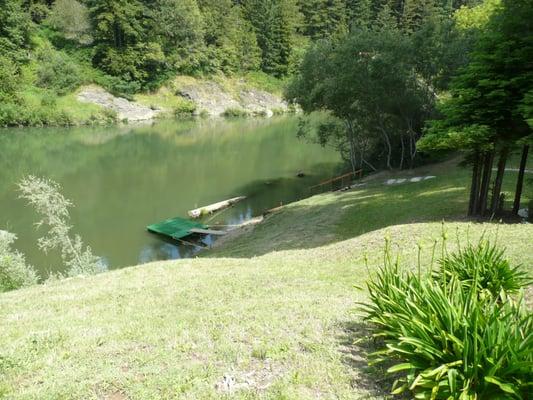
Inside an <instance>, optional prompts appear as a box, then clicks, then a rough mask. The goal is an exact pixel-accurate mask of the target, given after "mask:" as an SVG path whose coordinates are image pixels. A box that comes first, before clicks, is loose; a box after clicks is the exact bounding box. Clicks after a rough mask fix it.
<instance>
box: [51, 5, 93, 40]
mask: <svg viewBox="0 0 533 400" xmlns="http://www.w3.org/2000/svg"><path fill="white" fill-rule="evenodd" d="M48 22H49V23H50V25H52V26H53V27H54V28H55V29H57V30H58V31H60V32H62V33H63V35H64V36H65V37H66V38H67V39H71V40H75V41H77V42H79V43H81V44H90V43H91V42H92V35H91V33H92V30H91V21H90V19H89V9H88V8H87V6H85V4H83V3H80V2H78V1H77V0H56V1H55V3H54V5H53V6H52V11H51V12H50V16H49V18H48Z"/></svg>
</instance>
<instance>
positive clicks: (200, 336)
mask: <svg viewBox="0 0 533 400" xmlns="http://www.w3.org/2000/svg"><path fill="white" fill-rule="evenodd" d="M427 172H435V173H434V175H438V176H437V178H435V179H432V180H428V181H425V182H421V183H412V184H411V183H409V184H403V185H398V186H384V185H383V184H382V179H381V178H380V179H376V180H375V181H373V182H369V183H368V185H367V186H366V187H363V188H361V189H360V190H356V191H351V192H345V193H340V194H324V195H320V196H315V197H312V198H310V199H307V200H304V201H302V202H298V203H295V204H291V205H289V206H287V207H286V208H285V209H284V210H283V211H281V212H280V213H278V214H275V215H273V216H272V217H270V218H269V219H267V221H266V222H265V223H264V225H260V226H259V227H257V228H256V229H255V230H254V231H253V232H252V233H251V234H250V235H249V236H247V237H241V238H238V239H237V240H236V241H235V242H234V243H232V242H230V243H228V244H227V245H226V246H225V247H223V248H220V249H218V250H216V252H215V253H213V254H210V256H212V257H213V258H200V259H189V260H180V261H172V262H158V263H152V264H148V265H143V266H137V267H132V268H127V269H124V270H120V271H115V272H110V273H106V274H101V275H98V276H94V277H88V278H75V279H70V280H67V281H63V282H56V283H51V284H47V285H44V286H37V287H33V288H28V289H25V290H20V291H16V292H11V293H7V294H3V295H0V324H1V326H2V329H1V330H0V377H1V379H0V397H2V395H4V397H6V398H10V399H61V398H65V399H67V398H68V399H115V400H116V399H166V398H187V399H209V398H212V399H219V398H226V397H227V398H230V397H231V398H238V399H252V398H261V399H316V398H321V399H339V398H340V399H361V398H371V399H374V398H383V396H384V395H385V393H386V390H385V389H386V382H385V381H383V376H382V375H381V374H380V373H379V371H371V370H368V368H366V362H365V352H367V351H368V350H369V347H368V342H367V341H366V340H365V339H366V338H367V336H366V333H365V330H364V326H363V325H362V324H361V322H360V320H359V318H358V315H357V312H356V311H355V306H356V302H357V301H361V300H364V299H365V296H366V294H365V292H364V291H361V290H357V289H355V288H354V285H358V286H363V285H364V282H365V280H366V279H367V277H368V269H367V267H366V266H365V265H364V262H363V257H364V255H365V254H367V255H368V257H369V269H370V270H372V269H373V268H375V267H376V266H378V265H379V264H380V260H381V256H382V253H381V249H382V246H383V238H384V236H385V235H390V236H391V238H392V241H393V243H395V245H396V247H395V248H396V249H398V250H401V252H402V255H403V256H402V257H403V258H402V259H403V260H404V264H405V266H406V267H407V268H409V267H414V265H415V260H416V258H417V244H421V245H422V247H423V251H422V259H423V261H424V262H427V261H428V260H429V258H430V248H431V246H432V244H433V240H434V239H437V240H438V239H439V238H440V237H441V232H442V224H441V223H440V222H439V221H440V220H441V219H443V218H444V219H447V220H450V221H449V222H447V223H446V225H445V226H446V229H447V231H448V236H449V240H448V248H449V249H450V250H452V249H453V248H454V247H456V243H457V241H456V240H455V238H456V235H459V236H460V237H461V241H462V242H463V243H464V242H465V241H466V240H465V238H466V237H468V238H469V240H471V241H475V240H477V239H478V238H479V237H480V236H481V235H482V234H483V232H486V233H485V234H486V235H489V236H491V237H493V238H495V237H497V239H498V241H499V242H500V243H502V244H504V245H505V247H506V248H507V254H508V256H509V258H510V259H511V260H512V261H513V263H522V264H523V265H524V266H525V267H526V268H528V269H529V270H532V269H533V251H532V250H533V245H532V241H531V238H532V237H533V226H532V225H527V224H514V225H500V224H472V223H468V222H466V221H458V220H459V219H460V218H461V215H463V210H464V205H465V201H466V191H465V184H466V178H467V176H468V173H467V171H462V170H461V169H457V168H455V167H453V164H448V165H447V166H446V168H443V166H440V167H439V168H437V167H433V168H431V169H425V170H422V171H420V170H419V171H415V174H414V175H422V174H425V173H427ZM444 173H446V175H444ZM382 178H383V179H385V177H382ZM387 178H388V177H387ZM388 225H393V226H390V227H386V226H388ZM326 243H328V244H326ZM228 254H233V255H235V256H239V257H241V258H222V255H228ZM254 254H258V255H260V256H258V257H251V258H250V257H249V256H252V255H254ZM358 339H362V340H363V341H362V342H361V343H358V344H355V343H354V342H355V341H356V340H358ZM225 376H226V379H224V377H225ZM224 382H226V383H227V382H230V384H226V385H225V384H224ZM228 387H231V388H232V389H231V390H227V388H228Z"/></svg>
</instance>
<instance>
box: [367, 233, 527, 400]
mask: <svg viewBox="0 0 533 400" xmlns="http://www.w3.org/2000/svg"><path fill="white" fill-rule="evenodd" d="M439 264H440V267H439V268H437V269H433V268H429V271H428V272H424V273H422V272H421V269H420V265H419V268H418V271H417V272H412V271H404V270H401V269H400V267H399V261H398V260H395V261H393V259H392V257H391V255H390V247H389V246H388V245H387V247H386V252H385V262H384V266H383V267H382V268H381V269H379V271H378V272H377V274H376V275H375V276H374V277H373V278H372V279H371V280H370V282H369V283H368V290H369V293H370V300H371V301H370V303H369V304H365V305H364V307H363V308H364V310H365V312H366V319H367V321H368V322H370V323H371V324H372V327H373V335H374V337H375V338H377V339H379V343H381V349H380V350H379V351H377V352H375V353H373V354H372V362H373V363H384V364H386V365H387V366H390V368H388V370H387V372H388V373H390V374H392V375H394V377H395V378H396V381H395V383H394V385H393V389H392V392H393V394H401V393H404V392H406V391H411V392H412V394H413V395H414V397H415V398H418V399H486V398H515V399H524V398H527V396H528V393H531V390H533V369H532V366H533V314H532V313H531V312H529V310H527V309H526V308H525V306H524V305H523V302H522V301H521V299H520V298H518V299H517V298H512V297H511V295H512V294H514V293H516V292H517V291H518V290H519V289H520V288H521V287H524V285H526V284H527V283H528V282H529V280H528V278H527V277H526V275H525V274H524V273H523V272H521V271H520V270H519V269H518V268H517V267H514V268H513V267H511V266H510V265H509V262H508V261H507V260H506V259H505V258H504V253H503V252H502V251H501V250H499V249H498V248H497V247H495V246H493V245H491V244H489V243H480V244H479V245H477V246H469V247H467V248H466V249H464V250H460V251H459V252H458V253H457V254H452V255H450V256H444V257H443V258H442V259H441V261H440V262H439Z"/></svg>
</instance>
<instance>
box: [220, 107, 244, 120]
mask: <svg viewBox="0 0 533 400" xmlns="http://www.w3.org/2000/svg"><path fill="white" fill-rule="evenodd" d="M248 115H249V113H248V111H246V110H243V109H241V108H228V109H226V110H224V112H223V113H222V116H223V117H225V118H243V117H247V116H248Z"/></svg>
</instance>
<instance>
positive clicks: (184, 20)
mask: <svg viewBox="0 0 533 400" xmlns="http://www.w3.org/2000/svg"><path fill="white" fill-rule="evenodd" d="M153 18H154V20H155V21H156V23H155V26H154V32H153V33H154V34H155V35H156V37H157V42H158V43H160V44H161V48H162V50H163V52H164V53H165V55H166V56H167V62H168V63H170V64H171V65H172V67H173V69H174V70H176V71H180V72H182V73H189V74H191V73H194V72H195V71H198V70H200V69H201V68H202V64H203V60H202V54H203V51H204V49H203V44H204V22H203V19H202V15H201V14H200V9H199V8H198V5H197V3H196V0H158V2H157V5H156V6H155V10H154V12H153Z"/></svg>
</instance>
